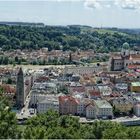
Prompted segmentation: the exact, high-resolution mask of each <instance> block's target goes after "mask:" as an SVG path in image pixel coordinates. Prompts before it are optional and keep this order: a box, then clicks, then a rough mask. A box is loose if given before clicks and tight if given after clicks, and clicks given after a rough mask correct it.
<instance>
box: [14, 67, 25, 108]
mask: <svg viewBox="0 0 140 140" xmlns="http://www.w3.org/2000/svg"><path fill="white" fill-rule="evenodd" d="M24 101H25V94H24V74H23V71H22V68H20V69H19V71H18V74H17V83H16V105H17V107H23V106H24Z"/></svg>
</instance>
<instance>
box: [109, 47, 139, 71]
mask: <svg viewBox="0 0 140 140" xmlns="http://www.w3.org/2000/svg"><path fill="white" fill-rule="evenodd" d="M133 64H140V54H139V52H132V51H129V50H125V49H122V51H121V53H112V54H111V57H110V60H109V70H111V71H121V70H124V69H127V67H128V66H129V65H133Z"/></svg>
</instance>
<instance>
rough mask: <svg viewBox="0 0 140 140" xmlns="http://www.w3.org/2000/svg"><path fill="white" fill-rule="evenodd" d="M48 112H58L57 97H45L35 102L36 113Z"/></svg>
mask: <svg viewBox="0 0 140 140" xmlns="http://www.w3.org/2000/svg"><path fill="white" fill-rule="evenodd" d="M48 110H54V111H57V112H59V100H58V96H47V97H46V96H45V97H44V98H43V99H39V100H38V102H37V113H45V112H47V111H48Z"/></svg>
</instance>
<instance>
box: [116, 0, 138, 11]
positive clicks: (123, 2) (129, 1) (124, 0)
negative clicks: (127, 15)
mask: <svg viewBox="0 0 140 140" xmlns="http://www.w3.org/2000/svg"><path fill="white" fill-rule="evenodd" d="M115 5H117V6H118V7H121V8H122V9H129V10H136V9H139V8H140V0H116V1H115Z"/></svg>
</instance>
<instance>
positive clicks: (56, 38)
mask: <svg viewBox="0 0 140 140" xmlns="http://www.w3.org/2000/svg"><path fill="white" fill-rule="evenodd" d="M124 42H128V43H129V44H130V47H133V46H134V45H139V44H140V36H139V35H138V34H131V33H122V32H120V31H113V30H108V29H95V28H92V27H88V26H45V27H40V28H39V27H30V26H27V27H23V26H6V25H0V47H1V48H2V49H3V50H10V49H39V48H43V47H46V48H48V50H52V49H56V50H59V49H63V50H64V51H65V50H72V51H75V50H76V49H79V48H80V49H82V50H85V49H94V50H95V51H97V52H109V51H117V50H120V48H121V47H122V44H123V43H124Z"/></svg>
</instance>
